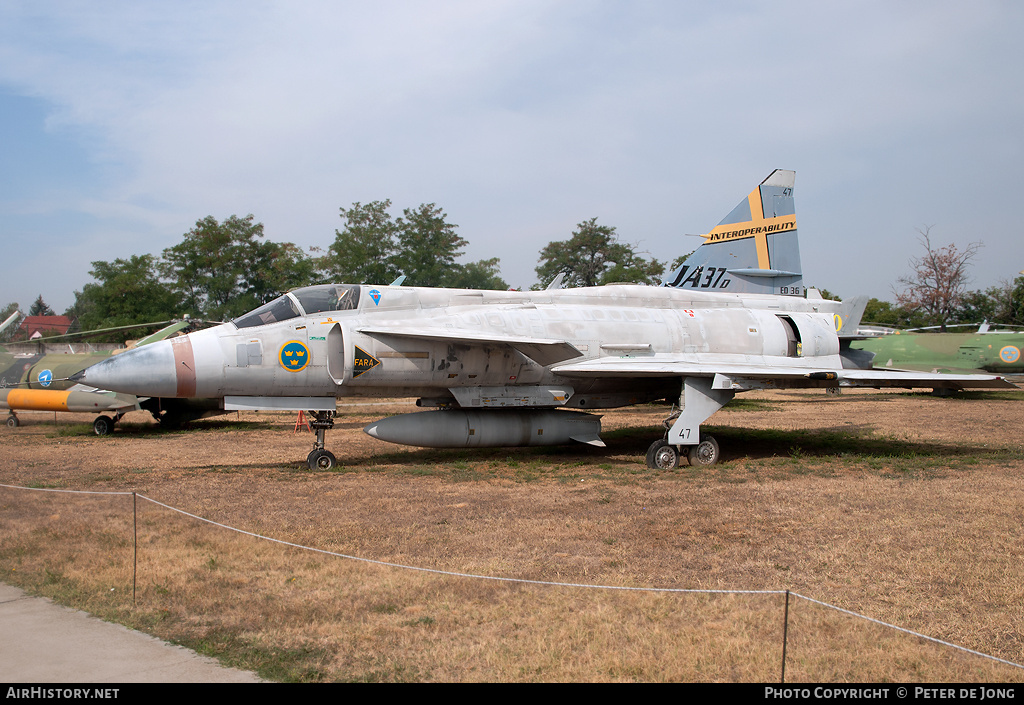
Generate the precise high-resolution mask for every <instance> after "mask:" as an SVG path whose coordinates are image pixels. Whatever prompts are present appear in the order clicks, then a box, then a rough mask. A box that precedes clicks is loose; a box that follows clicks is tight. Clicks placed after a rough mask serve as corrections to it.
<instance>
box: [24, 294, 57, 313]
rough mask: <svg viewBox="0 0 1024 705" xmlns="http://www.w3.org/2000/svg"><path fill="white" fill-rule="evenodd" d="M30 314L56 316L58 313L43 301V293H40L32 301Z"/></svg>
mask: <svg viewBox="0 0 1024 705" xmlns="http://www.w3.org/2000/svg"><path fill="white" fill-rule="evenodd" d="M28 315H30V316H55V315H57V314H56V313H55V312H54V310H53V309H52V308H50V307H49V305H47V303H46V302H45V301H43V295H42V294H40V295H39V296H38V297H37V298H36V300H35V301H33V302H32V306H31V307H30V308H29V310H28Z"/></svg>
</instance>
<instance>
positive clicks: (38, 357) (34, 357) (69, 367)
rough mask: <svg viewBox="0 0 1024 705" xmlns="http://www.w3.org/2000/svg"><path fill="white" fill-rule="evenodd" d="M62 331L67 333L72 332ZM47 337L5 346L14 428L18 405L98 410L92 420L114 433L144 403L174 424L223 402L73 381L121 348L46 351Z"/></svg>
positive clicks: (1, 384) (0, 387) (3, 402)
mask: <svg viewBox="0 0 1024 705" xmlns="http://www.w3.org/2000/svg"><path fill="white" fill-rule="evenodd" d="M150 325H160V324H150ZM190 325H191V321H188V320H185V321H176V322H173V323H171V324H170V325H168V326H166V327H165V328H161V329H160V330H159V331H157V332H156V333H154V334H152V335H150V336H147V337H145V338H143V339H141V340H139V341H138V342H137V343H136V344H135V347H139V346H142V345H147V344H149V343H152V342H155V341H157V340H163V339H165V338H167V337H168V336H171V335H174V334H175V333H177V332H179V331H181V330H184V329H185V328H187V327H189V326H190ZM128 327H138V326H128ZM119 329H120V328H118V329H111V330H119ZM96 332H101V331H89V332H88V333H86V335H88V334H90V333H96ZM102 332H107V331H102ZM57 337H58V338H61V339H66V338H67V337H68V336H57ZM46 340H47V339H44V340H43V341H42V342H38V341H37V342H36V343H33V347H35V348H36V350H35V351H33V352H12V351H11V350H9V349H8V348H4V347H0V409H7V410H8V411H7V426H8V427H9V428H17V427H18V425H19V424H20V421H19V419H18V416H17V414H16V413H15V412H16V411H68V412H85V413H89V412H95V413H99V414H100V415H99V416H97V417H96V419H95V420H94V421H93V430H94V431H95V432H96V433H97V435H101V436H102V435H106V434H108V433H110V432H111V431H112V430H113V428H114V424H115V423H116V422H117V421H119V420H120V419H121V417H122V416H123V415H124V414H126V413H127V412H129V411H132V410H135V409H145V410H147V411H149V412H150V413H151V414H153V416H154V417H155V418H157V419H160V420H161V421H162V422H165V423H166V424H167V425H171V426H173V425H176V424H180V423H182V422H183V421H187V420H192V419H195V418H200V417H201V416H202V415H205V414H207V413H209V412H211V411H214V410H219V409H220V407H221V404H220V402H219V400H189V399H170V400H162V399H156V398H143V399H139V398H138V397H136V396H135V395H133V394H125V393H115V392H110V391H104V390H101V389H96V388H94V387H89V386H86V385H81V384H78V383H76V382H72V381H70V380H69V379H68V378H69V377H71V376H72V375H73V374H75V373H78V372H81V371H82V370H84V369H85V368H87V367H89V366H91V365H94V364H96V363H97V362H100V361H102V360H106V359H107V358H109V357H110V356H111V355H112V354H118V353H120V352H122V351H120V350H118V351H113V352H88V353H54V352H50V353H44V352H41V350H42V349H43V345H44V343H45V341H46ZM50 340H52V339H50ZM11 347H15V346H11ZM103 412H107V413H111V414H113V416H108V415H105V414H104V413H103Z"/></svg>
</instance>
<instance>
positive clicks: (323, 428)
mask: <svg viewBox="0 0 1024 705" xmlns="http://www.w3.org/2000/svg"><path fill="white" fill-rule="evenodd" d="M334 414H335V412H333V411H311V412H309V416H310V421H309V425H310V428H312V429H313V432H314V433H315V434H316V441H314V442H313V450H312V451H310V453H309V455H307V456H306V466H307V467H308V468H309V469H310V470H333V469H334V467H335V466H336V465H337V464H338V459H337V458H335V457H334V453H332V452H331V451H329V450H327V449H326V448H324V437H325V436H326V435H327V431H328V430H329V429H332V428H334Z"/></svg>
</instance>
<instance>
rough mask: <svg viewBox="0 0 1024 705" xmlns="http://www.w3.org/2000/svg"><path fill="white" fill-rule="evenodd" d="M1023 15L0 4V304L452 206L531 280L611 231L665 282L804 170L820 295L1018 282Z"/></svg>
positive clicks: (801, 196) (917, 6) (487, 252)
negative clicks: (586, 232) (717, 229)
mask: <svg viewBox="0 0 1024 705" xmlns="http://www.w3.org/2000/svg"><path fill="white" fill-rule="evenodd" d="M1022 34H1024V3H1019V2H1011V1H1009V0H1007V1H1006V2H986V1H984V0H980V1H978V2H972V3H964V2H962V1H960V2H948V1H946V0H928V1H920V2H918V1H914V0H907V1H904V2H898V3H894V2H891V1H885V2H875V1H872V0H867V1H862V2H856V3H854V2H845V3H843V2H827V3H823V2H812V1H807V2H797V1H788V0H778V1H776V2H728V1H725V2H686V1H681V0H669V1H665V2H661V1H650V2H644V1H642V0H631V1H623V2H603V1H600V0H578V1H577V0H565V1H559V0H539V1H534V0H515V1H507V2H506V1H504V0H488V1H487V2H479V0H468V1H462V0H452V1H449V2H440V1H433V0H412V1H408V2H405V1H391V0H376V1H375V2H372V3H368V2H345V1H339V0H325V1H323V2H316V1H301V0H300V1H289V2H270V1H267V2H259V1H254V0H246V1H245V2H218V1H217V0H203V1H202V2H174V3H163V2H140V1H138V0H133V1H131V2H112V1H110V2H105V1H103V0H91V1H88V2H61V1H59V0H54V1H52V2H46V1H44V2H39V1H38V0H33V1H31V2H20V1H18V0H8V1H6V2H4V3H0V145H2V147H0V241H2V247H0V253H2V254H0V262H2V266H0V306H3V305H5V304H6V303H8V302H11V301H17V302H19V303H21V305H22V307H23V310H27V307H28V306H29V305H30V304H31V303H32V302H33V301H34V300H35V298H36V297H37V296H38V295H40V294H41V295H42V296H43V298H44V299H45V301H46V302H47V303H48V304H49V305H50V306H51V307H52V308H53V309H55V310H56V311H57V312H58V313H59V312H62V311H63V310H64V309H65V308H67V307H69V306H70V305H71V304H73V303H74V296H75V294H74V292H75V291H76V290H78V291H80V290H81V289H82V287H83V286H84V285H85V284H87V283H89V282H91V281H93V279H92V277H91V276H90V275H89V270H90V269H91V262H93V261H98V260H103V261H112V260H114V259H116V258H128V257H130V256H132V255H141V254H146V253H151V254H154V255H159V254H160V253H161V252H162V251H163V250H164V249H165V248H167V247H170V246H172V245H175V244H177V243H178V242H180V241H181V238H182V236H183V235H184V234H185V233H187V232H188V231H189V230H190V229H191V228H192V227H193V226H194V225H195V223H196V221H198V220H200V219H202V218H204V217H206V216H210V215H212V216H214V217H215V218H217V219H218V220H223V219H225V218H227V217H228V216H231V215H240V216H244V215H247V214H250V213H251V214H253V215H254V216H255V219H256V220H257V221H258V222H261V223H263V225H264V228H265V233H266V236H267V238H268V239H270V240H273V241H277V242H294V243H295V244H297V245H299V246H301V247H303V248H308V247H320V248H324V249H326V248H327V247H328V246H329V245H330V244H331V243H332V242H333V241H334V237H335V229H337V228H340V227H342V226H343V221H342V220H341V218H340V217H339V210H340V209H341V208H348V207H350V206H351V204H353V203H355V202H360V203H366V202H369V201H374V200H384V199H390V200H391V202H392V204H393V209H392V213H393V215H395V216H399V215H401V211H402V209H404V208H415V207H416V206H418V205H419V204H421V203H435V204H437V205H438V206H440V207H441V208H442V209H443V210H444V211H445V213H446V214H447V220H448V222H450V223H454V224H456V225H458V233H459V234H460V235H461V236H462V237H463V238H465V239H466V240H467V241H468V242H469V245H468V247H467V248H466V252H465V257H464V261H475V260H479V259H489V258H491V257H498V258H500V267H501V274H502V277H503V278H504V279H505V280H506V281H508V282H509V284H510V285H512V286H515V287H520V286H521V287H524V288H528V287H529V286H530V285H531V284H533V283H534V282H535V281H536V274H535V272H534V268H535V267H536V266H537V263H538V262H537V260H538V256H539V252H540V250H541V249H542V248H543V247H544V246H545V245H546V244H547V243H549V242H552V241H556V240H565V239H568V238H569V237H570V236H571V234H572V231H573V230H574V229H575V227H576V225H577V224H578V223H580V222H582V221H585V220H588V219H590V218H594V217H596V218H597V219H598V223H599V224H603V225H611V226H614V227H615V228H616V232H617V234H618V236H619V239H620V240H621V241H623V242H626V243H629V244H631V245H634V246H636V248H637V249H638V250H639V251H640V252H643V253H646V255H647V256H650V257H656V258H657V259H659V260H661V261H664V262H668V261H671V260H672V259H674V258H675V257H676V256H678V255H680V254H683V253H686V252H689V251H691V250H693V249H694V248H695V247H696V246H697V245H698V244H699V243H700V238H698V237H694V236H693V234H696V233H701V232H707V231H709V230H710V229H711V228H713V227H714V226H715V225H716V224H717V223H718V222H719V221H720V220H721V219H722V218H723V217H724V216H725V215H726V214H727V213H728V212H729V211H730V210H732V208H733V207H734V206H735V205H736V204H737V203H738V202H739V201H740V200H741V199H743V198H744V197H745V196H746V195H747V193H749V192H750V190H751V189H753V188H754V187H755V186H756V185H757V184H758V183H760V181H762V180H763V179H764V178H765V177H766V176H767V175H768V174H769V173H770V172H771V171H772V170H773V169H776V168H783V169H793V170H795V171H796V174H797V176H796V188H795V190H794V196H795V199H796V208H797V223H798V227H799V232H800V240H801V243H800V245H801V254H802V258H803V269H804V282H805V284H807V285H811V286H818V287H822V288H826V289H828V290H830V291H831V292H834V293H836V294H838V295H840V296H842V297H849V296H855V295H860V294H865V295H869V296H875V297H877V298H880V299H887V300H894V286H897V279H898V278H899V277H900V276H904V275H907V274H909V272H910V265H909V261H910V259H911V258H913V257H917V256H919V255H921V254H922V252H923V250H922V247H921V243H920V236H919V232H918V231H919V230H922V229H927V228H930V234H931V238H932V243H933V244H934V245H937V246H945V245H948V244H956V245H957V246H958V247H960V248H961V249H962V248H963V247H965V246H966V245H968V244H969V243H972V242H981V243H983V247H982V248H981V250H980V251H979V252H978V254H977V256H976V257H975V259H974V261H973V266H972V267H971V270H970V275H971V288H977V289H985V288H988V287H990V286H996V285H999V284H1000V283H1001V282H1003V281H1007V280H1012V279H1013V278H1014V277H1016V276H1017V274H1018V272H1020V271H1021V270H1024V244H1022V238H1021V231H1020V229H1019V226H1016V225H1014V223H1016V218H1017V210H1019V208H1020V200H1019V197H1018V196H1017V192H1016V187H1015V181H1014V179H1015V178H1016V177H1015V174H1016V172H1017V167H1018V165H1019V164H1020V162H1021V158H1022V141H1024V85H1022V84H1024V42H1021V41H1020V40H1019V38H1020V36H1021V35H1022Z"/></svg>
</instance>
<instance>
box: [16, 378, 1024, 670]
mask: <svg viewBox="0 0 1024 705" xmlns="http://www.w3.org/2000/svg"><path fill="white" fill-rule="evenodd" d="M744 399H745V400H751V401H748V402H747V403H746V404H744V405H740V406H739V407H738V408H737V410H732V411H725V410H723V411H722V412H720V413H719V414H718V415H716V416H715V417H714V418H713V419H712V421H711V425H712V426H714V427H715V431H714V432H715V434H716V435H717V436H719V438H720V440H723V441H724V442H723V448H724V449H725V452H726V458H725V462H724V463H723V464H722V465H721V466H718V467H716V468H714V469H712V470H709V471H701V472H697V471H694V470H691V469H683V470H681V471H678V472H672V473H661V472H655V471H651V470H648V469H647V468H645V467H644V466H643V453H644V451H645V450H646V445H647V443H648V442H649V441H650V440H651V439H652V438H653V437H654V436H655V435H657V433H658V432H657V430H656V428H657V427H658V426H659V424H660V420H661V418H662V417H663V416H664V414H665V410H664V408H660V407H640V408H635V409H628V410H621V411H615V412H609V413H607V414H606V416H605V428H606V430H612V431H613V432H612V433H610V434H606V435H607V436H608V438H609V441H610V442H609V448H608V449H606V450H603V451H595V450H588V449H581V448H567V449H547V450H543V451H533V450H518V451H516V450H483V451H428V450H418V449H411V448H402V447H398V446H392V445H389V444H385V443H382V442H378V441H376V440H374V439H371V438H369V437H367V436H365V435H364V434H362V433H361V431H360V429H361V427H362V425H363V424H365V423H367V422H369V421H370V420H372V419H374V418H378V417H379V416H381V415H383V414H384V413H390V412H397V411H408V410H409V408H408V405H407V404H402V403H399V402H396V403H395V404H394V405H393V406H353V407H347V408H343V409H342V411H343V412H344V415H343V416H342V418H341V419H339V424H338V428H337V430H335V431H334V432H332V433H331V434H329V436H328V444H329V447H331V448H332V449H334V450H335V451H336V453H337V455H338V456H339V459H340V460H341V461H342V462H343V463H344V464H345V467H344V468H343V469H342V471H340V472H335V473H311V472H309V471H307V470H305V469H303V468H304V462H303V461H304V457H305V454H306V452H308V449H309V447H310V439H309V437H308V435H303V434H298V435H293V434H292V425H293V423H294V419H293V418H292V417H288V416H273V415H269V416H268V415H259V416H257V415H250V416H247V417H243V418H245V419H249V420H262V422H261V423H259V424H258V425H257V426H255V427H243V428H238V429H236V428H231V427H227V426H225V422H201V423H200V424H198V425H197V429H196V430H193V431H191V432H187V433H176V434H167V433H158V432H154V431H153V430H151V428H150V426H149V425H146V424H144V423H142V422H143V421H144V418H143V417H141V416H140V417H139V419H132V418H131V417H129V418H128V419H126V420H128V421H137V422H138V423H139V425H135V426H131V425H130V426H128V427H126V429H124V430H123V431H121V432H119V433H116V434H115V435H114V436H113V437H109V438H96V437H95V436H91V435H89V434H88V433H87V432H85V431H83V432H82V433H79V434H77V435H58V434H56V433H55V432H54V427H53V421H52V416H46V415H36V416H32V415H23V416H22V418H23V420H25V422H26V423H25V425H24V426H23V427H22V428H20V429H17V430H16V431H13V432H12V431H6V432H5V433H3V434H0V459H2V461H3V462H2V464H0V482H3V483H6V484H15V485H25V486H50V487H63V488H74V489H83V490H92V491H96V490H110V491H133V490H135V491H138V492H140V493H142V494H144V495H146V496H148V497H151V498H153V499H155V500H158V501H160V502H164V503H166V504H168V505H172V506H174V507H179V508H181V509H183V510H185V511H188V512H192V513H195V514H197V515H200V516H203V517H206V518H209V519H211V520H213V521H218V522H223V523H225V524H229V525H232V526H236V527H239V528H240V529H244V530H247V531H253V532H257V533H262V534H266V535H269V536H273V537H275V538H279V539H282V540H286V541H290V542H295V543H299V544H303V545H307V546H314V547H317V548H321V549H324V550H327V551H335V552H338V553H343V554H346V555H355V556H359V557H363V558H366V559H371V560H376V561H383V562H387V563H396V564H402V565H413V566H421V567H426V568H434V569H438V570H448V571H454V572H459V573H473V574H480V575H489V576H496V577H510V578H522V579H527V580H539V581H557V582H570V583H586V584H602V585H614V586H624V587H662V588H708V589H743V590H785V589H787V588H788V589H791V590H793V591H795V592H797V593H800V594H802V595H806V596H808V597H811V598H814V599H818V600H822V601H825V602H828V603H831V604H835V605H838V606H840V607H843V608H845V609H849V610H853V611H856V612H859V613H862V614H866V615H869V616H871V617H873V618H876V619H879V620H882V621H885V622H889V623H894V624H898V625H900V626H903V627H906V628H908V629H911V630H914V631H917V632H921V633H924V634H927V635H930V636H934V637H936V638H939V639H943V640H947V641H950V642H953V643H956V644H961V645H963V646H965V647H968V648H971V649H975V650H978V651H981V652H984V653H988V654H992V655H994V656H997V657H1000V658H1004V659H1007V660H1010V661H1013V662H1016V663H1021V662H1024V646H1022V642H1021V634H1022V633H1024V632H1022V630H1024V615H1022V612H1021V609H1020V605H1021V604H1022V603H1024V578H1022V577H1021V576H1022V575H1024V571H1022V557H1024V548H1022V546H1021V542H1020V526H1021V507H1022V506H1024V481H1022V477H1021V470H1022V469H1024V452H1022V443H1021V439H1020V436H1019V432H1018V429H1019V418H1020V411H1019V409H1020V403H1021V402H1020V399H1012V398H997V399H995V400H991V399H989V400H986V399H967V400H960V399H954V400H943V399H936V398H932V397H929V396H921V395H915V396H906V395H897V394H874V393H859V394H856V393H855V394H849V393H847V394H844V395H843V397H841V398H839V399H829V400H826V399H823V398H822V397H821V396H820V395H818V394H814V395H812V394H809V393H760V394H757V395H752V396H747V397H744ZM82 420H86V419H85V418H84V417H83V419H82ZM62 423H68V422H67V421H65V420H63V419H62ZM616 429H618V431H615V430H616ZM630 429H634V430H632V431H631V430H630ZM637 429H639V430H637ZM760 429H780V431H771V432H769V431H761V430H760ZM131 517H132V499H131V497H130V496H113V497H112V496H104V495H68V494H56V493H36V492H25V491H21V490H8V489H3V488H0V571H2V574H0V575H2V578H0V579H3V580H5V581H6V582H10V583H13V584H18V585H20V586H23V587H26V588H29V589H31V590H34V591H36V592H38V593H40V594H47V595H50V596H53V597H55V598H56V599H59V600H61V601H63V602H66V603H69V604H73V605H75V606H77V607H80V608H83V609H86V610H89V611H91V612H93V613H94V614H98V615H100V616H102V617H104V618H107V619H112V620H116V621H121V622H124V623H126V624H130V625H131V626H135V627H138V628H142V629H144V630H146V631H149V632H151V633H153V634H156V635H158V636H161V637H164V638H169V639H174V640H176V641H179V642H181V643H185V644H187V645H190V646H192V647H193V648H198V649H199V650H201V651H204V652H207V653H214V654H219V655H222V656H224V657H225V658H227V659H228V660H230V661H231V662H232V663H234V664H237V665H241V666H243V667H249V668H258V669H260V671H261V673H263V674H264V675H266V676H268V677H271V678H277V679H288V680H294V679H299V680H433V681H474V680H486V681H556V680H557V681H563V680H574V681H616V680H645V681H646V680H686V681H697V680H699V681H776V680H778V677H779V667H780V658H781V638H782V625H783V602H784V597H783V596H782V595H778V594H771V595H717V594H713V595H708V594H692V593H649V592H635V591H601V590H595V589H588V588H567V587H555V586H543V585H531V584H522V583H507V582H497V581H491V580H481V579H477V578H465V577H453V576H444V575H438V574H434V573H425V572H417V571H409V570H403V569H399V568H394V567H388V566H383V565H378V564H373V563H365V562H358V561H352V560H347V559H344V558H338V557H333V556H329V555H325V554H321V553H312V552H308V551H302V550H299V549H295V548H289V547H286V546H281V545H277V544H272V543H267V542H263V541H260V540H258V539H254V538H252V537H249V536H243V535H239V534H235V533H232V532H229V531H227V530H225V529H221V528H218V527H215V526H211V525H209V524H203V523H200V522H197V521H195V520H194V519H191V518H188V517H185V516H182V515H181V514H177V513H175V512H172V511H169V510H167V509H164V508H162V507H159V506H157V505H155V504H152V503H150V502H146V501H143V500H140V501H139V565H138V570H139V581H138V585H139V592H138V596H137V602H136V603H135V604H133V603H132V599H131V578H132V575H131V560H132V551H133V549H132V528H131V527H132V524H131V521H132V519H131ZM786 675H787V678H786V680H787V681H788V682H799V681H825V680H828V681H865V682H874V681H882V680H897V681H910V680H915V681H1007V680H1012V681H1020V680H1022V679H1024V671H1021V670H1020V669H1016V668H1013V667H1010V666H1005V665H1002V664H999V663H996V662H993V661H990V660H987V659H983V658H979V657H977V656H972V655H969V654H963V653H962V652H956V651H953V650H951V649H948V648H946V647H943V646H940V645H936V644H934V643H930V642H927V641H924V640H921V639H919V638H917V637H914V636H911V635H907V634H903V633H900V632H896V631H893V630H891V629H887V628H885V627H882V626H879V625H875V624H872V623H869V622H866V621H864V620H861V619H857V618H855V617H851V616H849V615H845V614H842V613H839V612H836V611H834V610H829V609H826V608H824V607H821V606H819V605H816V604H814V603H811V602H808V601H805V600H800V599H796V598H791V603H790V622H789V650H788V659H787V668H786Z"/></svg>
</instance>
